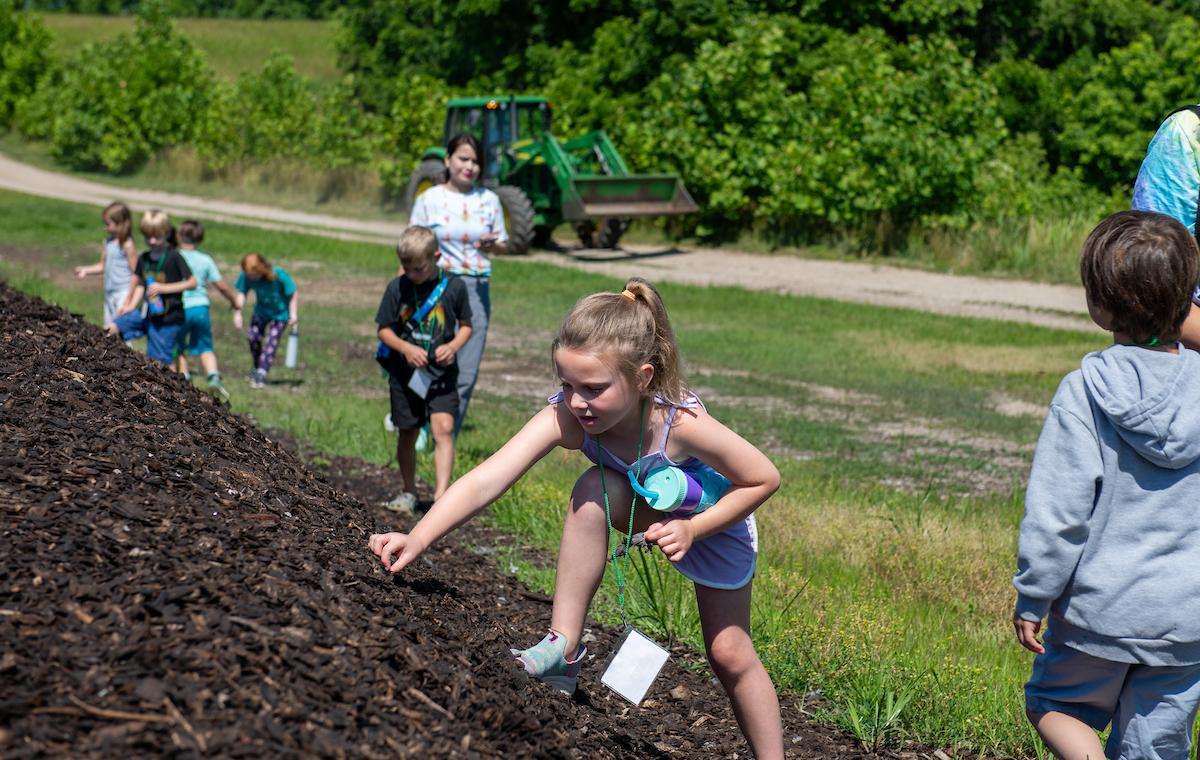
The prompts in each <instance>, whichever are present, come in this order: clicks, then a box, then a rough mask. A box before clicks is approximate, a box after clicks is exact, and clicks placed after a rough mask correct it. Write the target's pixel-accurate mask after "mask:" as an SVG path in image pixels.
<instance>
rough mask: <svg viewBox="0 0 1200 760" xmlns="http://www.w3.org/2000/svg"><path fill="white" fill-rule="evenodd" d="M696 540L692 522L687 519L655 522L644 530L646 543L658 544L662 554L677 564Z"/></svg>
mask: <svg viewBox="0 0 1200 760" xmlns="http://www.w3.org/2000/svg"><path fill="white" fill-rule="evenodd" d="M695 540H696V529H695V528H694V527H693V526H692V521H691V520H687V519H676V520H667V521H665V522H656V523H654V524H653V525H651V526H650V527H649V528H646V541H647V542H648V543H653V544H658V548H659V549H662V553H663V554H664V555H666V557H667V559H669V560H671V561H672V562H678V561H679V560H681V559H683V556H684V555H685V554H687V553H688V549H691V548H692V542H693V541H695Z"/></svg>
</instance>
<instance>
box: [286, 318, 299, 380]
mask: <svg viewBox="0 0 1200 760" xmlns="http://www.w3.org/2000/svg"><path fill="white" fill-rule="evenodd" d="M299 354H300V326H299V325H292V331H291V332H290V333H288V345H287V357H286V358H285V359H284V360H283V366H285V367H287V368H288V369H295V368H296V359H297V357H298V356H299Z"/></svg>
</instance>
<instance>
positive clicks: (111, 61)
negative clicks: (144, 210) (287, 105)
mask: <svg viewBox="0 0 1200 760" xmlns="http://www.w3.org/2000/svg"><path fill="white" fill-rule="evenodd" d="M212 86H213V85H212V74H211V72H210V71H209V69H208V66H207V64H206V63H205V61H204V59H203V57H202V56H201V55H200V53H199V52H198V51H197V50H196V49H195V47H193V45H192V44H191V42H189V41H188V40H187V38H186V37H184V36H183V35H181V34H180V33H179V32H178V31H177V30H176V29H175V27H174V25H173V24H172V23H171V21H170V19H169V18H168V17H167V14H166V8H165V7H164V5H163V4H161V3H158V2H147V3H143V4H142V8H141V10H140V11H139V13H138V17H137V24H136V28H135V31H134V33H133V35H132V36H131V35H126V34H122V35H119V36H118V37H116V38H115V39H113V40H112V41H110V42H105V43H100V44H91V45H85V46H84V47H83V48H82V49H81V50H79V51H78V52H77V53H76V54H75V55H74V56H73V57H72V59H71V60H70V61H69V62H68V63H67V65H65V66H64V67H63V69H62V72H61V78H60V79H59V80H58V81H56V82H55V83H54V86H45V87H40V88H39V89H38V91H37V93H36V95H35V96H34V98H33V100H34V101H38V102H36V103H33V104H31V106H30V109H31V111H33V112H35V113H39V114H43V115H44V116H45V117H46V118H47V119H49V123H48V124H46V125H44V130H45V133H46V134H48V136H49V139H50V149H51V154H52V155H53V156H54V157H55V158H56V159H57V160H59V161H62V162H63V163H64V164H67V165H69V166H72V167H76V168H86V169H105V170H107V171H112V172H123V171H128V170H130V169H132V168H133V167H135V166H137V165H138V164H140V163H141V162H143V161H145V160H146V159H147V158H148V157H149V156H150V155H151V154H153V153H154V152H155V151H156V150H158V149H160V148H163V147H166V146H169V145H178V144H181V143H187V142H189V141H190V140H191V138H192V135H193V126H194V124H195V122H196V120H197V116H198V115H199V114H203V113H204V112H205V110H206V108H207V106H208V100H209V97H210V95H211V92H212Z"/></svg>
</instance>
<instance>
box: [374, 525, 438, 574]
mask: <svg viewBox="0 0 1200 760" xmlns="http://www.w3.org/2000/svg"><path fill="white" fill-rule="evenodd" d="M367 545H368V546H370V547H371V552H372V553H373V554H374V555H375V556H376V557H379V560H380V561H381V562H382V563H383V566H384V568H385V569H387V571H388V572H389V573H398V572H400V571H401V570H403V569H404V568H405V567H406V566H407V565H409V564H410V563H411V562H412V561H413V560H414V559H416V558H417V557H419V556H421V553H422V552H423V551H425V545H424V544H422V543H421V542H420V541H418V540H417V539H415V538H413V537H412V536H410V535H409V534H407V533H376V534H374V535H372V536H371V538H370V540H369V541H368V542H367Z"/></svg>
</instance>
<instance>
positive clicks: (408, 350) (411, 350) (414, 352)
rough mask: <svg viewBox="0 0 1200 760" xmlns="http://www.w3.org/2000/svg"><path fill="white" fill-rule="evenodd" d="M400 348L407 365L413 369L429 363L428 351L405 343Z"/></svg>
mask: <svg viewBox="0 0 1200 760" xmlns="http://www.w3.org/2000/svg"><path fill="white" fill-rule="evenodd" d="M400 350H401V351H403V352H404V359H405V361H407V362H408V366H410V367H412V368H413V369H420V368H421V367H424V366H425V365H427V364H429V352H428V351H426V350H425V349H423V348H418V347H417V346H414V345H413V344H411V343H406V344H405V345H404V348H402V349H400Z"/></svg>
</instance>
